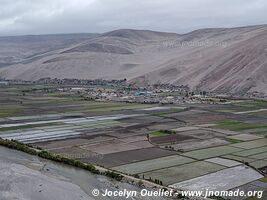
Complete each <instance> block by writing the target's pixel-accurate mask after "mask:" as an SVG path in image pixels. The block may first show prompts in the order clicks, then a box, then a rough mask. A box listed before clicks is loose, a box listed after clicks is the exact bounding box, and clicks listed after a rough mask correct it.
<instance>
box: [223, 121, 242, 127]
mask: <svg viewBox="0 0 267 200" xmlns="http://www.w3.org/2000/svg"><path fill="white" fill-rule="evenodd" d="M240 123H241V122H238V121H222V122H218V124H219V125H226V126H228V125H236V124H240Z"/></svg>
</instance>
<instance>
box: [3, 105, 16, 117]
mask: <svg viewBox="0 0 267 200" xmlns="http://www.w3.org/2000/svg"><path fill="white" fill-rule="evenodd" d="M19 111H20V109H19V108H16V107H2V108H0V118H1V117H10V116H12V115H14V114H16V113H17V112H19Z"/></svg>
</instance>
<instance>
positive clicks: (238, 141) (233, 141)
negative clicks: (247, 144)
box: [226, 139, 242, 144]
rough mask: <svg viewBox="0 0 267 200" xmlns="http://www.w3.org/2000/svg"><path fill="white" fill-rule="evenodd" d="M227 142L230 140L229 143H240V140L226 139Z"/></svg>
mask: <svg viewBox="0 0 267 200" xmlns="http://www.w3.org/2000/svg"><path fill="white" fill-rule="evenodd" d="M226 141H227V142H231V143H233V144H234V143H240V142H242V141H241V140H237V139H227V140H226Z"/></svg>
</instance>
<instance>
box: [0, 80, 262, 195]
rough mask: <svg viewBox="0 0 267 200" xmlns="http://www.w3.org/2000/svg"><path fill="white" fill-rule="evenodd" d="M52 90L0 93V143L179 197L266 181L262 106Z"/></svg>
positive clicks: (38, 87) (22, 89)
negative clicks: (131, 99) (115, 98)
mask: <svg viewBox="0 0 267 200" xmlns="http://www.w3.org/2000/svg"><path fill="white" fill-rule="evenodd" d="M55 87H56V86H42V85H27V86H20V85H16V86H7V87H0V137H1V138H3V139H10V140H11V139H12V140H17V141H19V142H22V143H26V144H30V145H32V146H34V147H38V148H41V149H44V150H47V151H50V152H52V153H55V154H60V155H63V156H65V157H70V158H73V159H77V160H80V161H82V162H87V163H92V164H95V165H99V166H103V167H105V168H108V169H111V170H114V171H116V172H118V173H122V174H128V175H132V176H135V177H139V178H141V179H146V180H149V181H152V182H154V181H155V180H160V181H161V182H162V184H163V185H164V186H166V187H167V186H169V187H173V188H177V189H195V187H196V186H198V188H199V189H202V188H203V187H201V186H203V184H204V183H205V186H207V187H211V188H213V187H214V188H215V189H218V190H220V189H227V190H234V189H236V188H239V187H242V186H243V185H246V187H248V188H249V187H251V188H252V187H253V188H254V189H255V187H256V189H257V187H258V189H259V188H260V187H259V186H257V184H258V185H259V183H261V184H263V183H264V180H266V175H267V174H266V171H267V138H266V135H267V116H266V115H265V114H264V113H265V112H266V111H265V110H264V109H267V103H265V102H258V101H250V100H248V101H246V100H240V101H237V100H234V101H232V102H230V103H227V104H193V105H191V104H183V105H175V104H174V105H157V104H137V103H123V102H112V101H110V102H101V101H91V100H88V99H84V98H82V97H80V96H79V95H77V94H69V93H64V92H57V91H55ZM245 175H247V177H246V176H245ZM240 177H242V178H240ZM264 177H265V178H264ZM256 183H257V184H256ZM226 186H227V187H226ZM214 188H213V189H214ZM266 190H267V189H266Z"/></svg>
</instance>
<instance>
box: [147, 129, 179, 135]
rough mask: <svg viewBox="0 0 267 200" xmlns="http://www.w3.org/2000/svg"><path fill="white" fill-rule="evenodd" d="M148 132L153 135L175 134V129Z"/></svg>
mask: <svg viewBox="0 0 267 200" xmlns="http://www.w3.org/2000/svg"><path fill="white" fill-rule="evenodd" d="M149 134H150V135H155V136H164V135H171V134H176V131H173V130H159V131H154V132H151V133H149Z"/></svg>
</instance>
